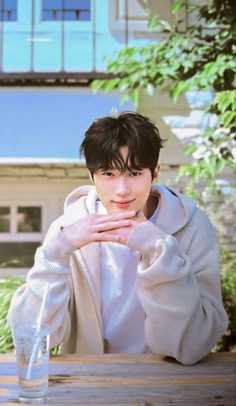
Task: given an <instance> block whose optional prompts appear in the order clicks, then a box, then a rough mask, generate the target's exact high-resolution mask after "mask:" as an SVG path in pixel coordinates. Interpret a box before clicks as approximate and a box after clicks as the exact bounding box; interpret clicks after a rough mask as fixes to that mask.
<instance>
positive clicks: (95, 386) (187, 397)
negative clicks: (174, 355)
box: [0, 353, 236, 406]
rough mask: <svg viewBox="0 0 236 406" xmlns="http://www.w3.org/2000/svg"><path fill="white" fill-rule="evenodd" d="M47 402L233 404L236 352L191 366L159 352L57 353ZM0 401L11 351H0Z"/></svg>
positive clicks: (6, 394)
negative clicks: (126, 353) (82, 354)
mask: <svg viewBox="0 0 236 406" xmlns="http://www.w3.org/2000/svg"><path fill="white" fill-rule="evenodd" d="M49 368H50V376H49V394H48V401H47V404H54V405H55V404H56V405H63V406H67V405H70V404H76V405H87V406H88V405H89V406H95V405H96V406H98V405H123V406H124V405H126V406H134V405H136V406H144V405H146V406H153V405H156V406H162V405H178V406H183V405H188V406H199V405H204V406H208V405H215V406H235V405H236V389H235V384H236V379H235V378H236V353H211V354H209V355H208V356H207V357H206V358H204V359H203V360H202V361H201V362H199V363H198V364H196V365H194V366H183V365H180V364H178V363H177V362H175V361H174V360H172V359H169V358H163V357H160V356H158V355H153V354H147V355H110V354H109V355H108V354H106V355H100V356H98V355H88V356H80V357H79V356H75V355H64V356H63V355H57V356H54V357H52V358H51V360H50V366H49ZM0 403H1V404H2V403H3V404H5V405H8V406H9V405H14V404H16V403H18V400H17V377H16V363H15V356H14V355H0Z"/></svg>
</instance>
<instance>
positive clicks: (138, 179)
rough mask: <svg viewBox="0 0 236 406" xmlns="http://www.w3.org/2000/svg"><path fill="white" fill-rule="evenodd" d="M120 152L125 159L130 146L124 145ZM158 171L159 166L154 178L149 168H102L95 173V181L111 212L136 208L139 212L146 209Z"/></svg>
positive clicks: (105, 204) (108, 210)
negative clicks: (121, 169) (138, 169)
mask: <svg viewBox="0 0 236 406" xmlns="http://www.w3.org/2000/svg"><path fill="white" fill-rule="evenodd" d="M120 152H121V154H122V157H123V159H124V161H125V158H126V156H127V154H128V148H127V147H122V148H121V149H120ZM158 172H159V167H157V168H156V170H155V173H154V179H152V177H151V172H150V169H147V168H145V169H142V170H140V171H137V170H135V169H134V170H131V171H128V170H127V171H126V172H125V173H121V172H120V171H119V170H118V169H109V170H106V171H103V170H102V169H101V170H99V171H97V172H96V173H94V178H93V181H94V185H95V187H96V190H97V194H98V197H99V199H100V201H101V202H102V204H103V205H104V206H105V208H106V210H107V212H108V213H109V214H114V213H118V212H121V211H127V210H135V212H136V213H137V212H138V211H140V210H144V211H145V206H146V202H147V199H148V196H149V193H150V188H151V185H152V184H153V183H155V182H156V180H157V176H158Z"/></svg>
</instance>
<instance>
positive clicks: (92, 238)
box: [62, 210, 147, 248]
mask: <svg viewBox="0 0 236 406" xmlns="http://www.w3.org/2000/svg"><path fill="white" fill-rule="evenodd" d="M144 221H147V219H146V217H145V216H144V213H143V211H139V212H138V213H135V211H134V210H133V211H124V212H120V213H115V214H89V215H88V216H86V217H84V218H82V219H79V220H77V221H76V222H74V223H73V224H70V225H68V226H66V227H64V228H63V229H62V232H63V233H64V235H65V236H66V238H67V239H68V240H69V241H70V242H71V243H72V244H73V245H74V246H75V247H77V248H81V247H83V246H84V245H87V244H89V243H91V242H119V243H120V244H124V245H126V244H127V241H128V239H129V236H130V234H131V232H132V231H133V230H134V228H135V227H136V226H137V225H138V224H139V223H141V222H144Z"/></svg>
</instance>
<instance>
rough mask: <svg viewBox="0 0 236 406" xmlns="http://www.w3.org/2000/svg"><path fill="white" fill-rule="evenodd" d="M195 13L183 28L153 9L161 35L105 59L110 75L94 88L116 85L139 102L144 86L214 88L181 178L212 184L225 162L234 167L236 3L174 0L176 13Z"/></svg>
mask: <svg viewBox="0 0 236 406" xmlns="http://www.w3.org/2000/svg"><path fill="white" fill-rule="evenodd" d="M184 6H186V7H187V11H188V13H189V14H191V13H194V15H195V18H194V24H193V25H192V26H188V27H187V29H186V32H181V30H180V24H181V21H176V22H175V23H173V24H170V23H168V22H167V21H163V20H161V19H159V18H158V16H155V15H154V16H152V15H151V13H150V12H149V17H150V19H149V24H148V27H149V29H151V30H156V31H158V30H159V31H162V35H161V39H160V40H159V41H153V42H151V43H149V44H148V45H145V46H136V47H125V48H123V49H122V50H121V51H120V52H118V53H117V54H116V55H115V56H114V57H113V58H107V72H108V73H111V74H113V76H114V77H113V78H112V79H107V80H96V81H94V82H93V83H92V88H93V89H94V90H95V91H96V90H99V89H100V90H103V91H105V92H109V91H110V90H112V89H114V88H116V87H118V88H119V90H120V91H121V92H122V93H123V96H122V98H121V101H124V100H125V99H126V98H131V100H132V101H133V103H134V104H135V105H136V106H138V102H139V94H140V90H144V91H145V92H146V93H147V94H149V95H153V93H154V91H155V89H157V88H159V89H162V90H163V89H164V90H167V91H169V93H170V95H171V96H172V98H173V99H174V100H177V98H178V97H179V96H180V95H181V94H183V93H185V92H186V91H189V90H194V91H196V92H197V91H200V90H206V89H207V90H210V91H212V94H213V101H212V103H211V104H210V106H209V107H208V108H207V109H206V110H205V121H206V123H207V124H206V125H205V128H202V130H201V133H200V134H199V136H198V138H196V139H194V141H193V142H191V143H190V144H188V145H187V148H186V153H187V154H191V155H192V156H193V164H191V165H185V166H182V167H181V169H180V175H181V176H185V175H187V176H190V177H191V178H193V179H194V181H195V182H197V181H198V180H199V178H204V179H205V180H207V181H208V182H209V183H210V182H211V179H213V178H214V177H215V175H216V174H218V173H221V172H222V170H223V169H224V167H225V166H228V167H230V168H231V169H232V170H233V171H235V170H236V162H235V155H236V154H235V150H236V142H235V141H236V126H235V118H236V91H235V87H234V76H235V71H236V62H235V58H234V53H235V50H236V45H235V39H236V34H235V27H236V3H235V1H233V0H224V1H221V0H211V1H210V2H207V4H201V5H197V4H196V2H194V3H193V4H191V2H186V1H176V2H175V3H174V5H173V8H172V14H176V13H177V11H178V10H179V9H180V8H181V7H184Z"/></svg>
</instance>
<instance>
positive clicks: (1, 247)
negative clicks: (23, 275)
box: [0, 241, 41, 268]
mask: <svg viewBox="0 0 236 406" xmlns="http://www.w3.org/2000/svg"><path fill="white" fill-rule="evenodd" d="M40 244H41V243H40V241H38V242H3V243H2V242H1V243H0V268H30V267H31V266H33V263H34V255H35V251H36V249H37V248H38V247H39V246H40Z"/></svg>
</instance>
